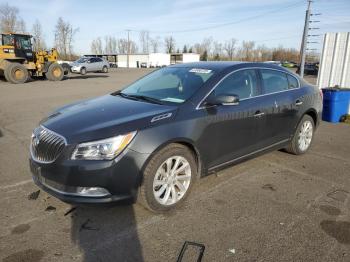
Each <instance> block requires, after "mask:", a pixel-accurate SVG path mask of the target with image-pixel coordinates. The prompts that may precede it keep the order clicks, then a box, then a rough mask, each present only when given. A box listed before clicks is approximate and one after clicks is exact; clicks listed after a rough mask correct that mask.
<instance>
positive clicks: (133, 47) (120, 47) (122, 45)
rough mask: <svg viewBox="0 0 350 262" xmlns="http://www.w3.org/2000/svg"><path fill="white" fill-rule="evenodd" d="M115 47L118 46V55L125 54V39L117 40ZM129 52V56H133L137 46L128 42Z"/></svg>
mask: <svg viewBox="0 0 350 262" xmlns="http://www.w3.org/2000/svg"><path fill="white" fill-rule="evenodd" d="M117 45H118V53H119V54H127V53H128V40H127V39H123V38H121V39H119V40H118V41H117ZM129 45H130V47H129V51H130V54H135V53H136V52H137V44H136V43H135V42H134V41H132V40H130V41H129Z"/></svg>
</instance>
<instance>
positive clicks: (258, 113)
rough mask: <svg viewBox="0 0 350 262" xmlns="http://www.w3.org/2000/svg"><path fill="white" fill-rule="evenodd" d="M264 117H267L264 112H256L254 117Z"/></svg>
mask: <svg viewBox="0 0 350 262" xmlns="http://www.w3.org/2000/svg"><path fill="white" fill-rule="evenodd" d="M263 115H265V113H264V112H261V111H256V112H255V114H254V117H262V116H263Z"/></svg>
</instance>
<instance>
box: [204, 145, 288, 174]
mask: <svg viewBox="0 0 350 262" xmlns="http://www.w3.org/2000/svg"><path fill="white" fill-rule="evenodd" d="M289 140H290V139H283V140H281V141H279V142H276V143H273V144H271V145H269V146H266V147H263V148H260V149H258V150H255V151H253V152H250V153H248V154H245V155H243V156H239V157H236V158H234V159H231V160H228V161H226V162H223V163H221V164H218V165H215V166H212V167H210V168H208V170H209V171H212V170H215V169H217V168H220V167H222V166H226V165H229V164H231V163H234V162H236V161H238V160H240V159H243V158H246V157H249V156H251V155H255V154H257V153H259V152H262V151H264V150H268V149H270V148H272V147H274V146H278V145H280V144H283V143H286V142H288V141H289Z"/></svg>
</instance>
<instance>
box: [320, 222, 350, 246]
mask: <svg viewBox="0 0 350 262" xmlns="http://www.w3.org/2000/svg"><path fill="white" fill-rule="evenodd" d="M320 226H321V228H322V229H323V231H324V232H326V233H327V234H328V235H329V236H331V237H333V238H335V239H336V240H337V241H338V242H339V243H341V244H348V245H349V244H350V222H347V221H332V220H324V221H322V222H321V223H320Z"/></svg>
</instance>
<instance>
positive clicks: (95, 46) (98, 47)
mask: <svg viewBox="0 0 350 262" xmlns="http://www.w3.org/2000/svg"><path fill="white" fill-rule="evenodd" d="M90 49H91V52H92V53H93V54H94V55H101V54H102V41H101V37H98V38H96V39H94V40H92V42H91V46H90Z"/></svg>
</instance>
